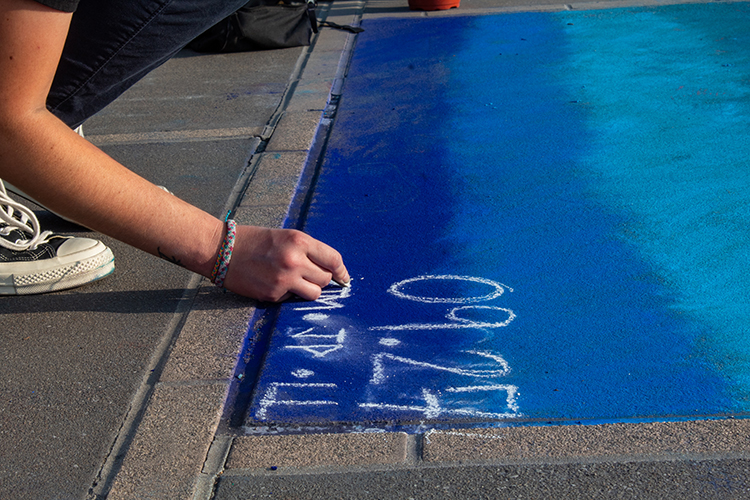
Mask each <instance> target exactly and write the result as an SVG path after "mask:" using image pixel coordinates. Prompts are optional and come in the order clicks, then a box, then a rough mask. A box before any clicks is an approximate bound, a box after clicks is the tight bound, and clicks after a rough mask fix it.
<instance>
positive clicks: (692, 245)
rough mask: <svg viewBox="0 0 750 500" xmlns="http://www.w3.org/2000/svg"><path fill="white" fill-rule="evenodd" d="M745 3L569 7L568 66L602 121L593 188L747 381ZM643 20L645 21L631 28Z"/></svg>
mask: <svg viewBox="0 0 750 500" xmlns="http://www.w3.org/2000/svg"><path fill="white" fill-rule="evenodd" d="M749 14H750V9H749V8H748V5H747V4H746V3H740V4H730V5H723V6H721V5H715V4H708V5H702V6H673V7H668V8H661V9H642V10H632V11H611V12H602V13H598V14H583V15H578V16H561V19H562V20H568V21H570V22H572V23H573V24H572V25H571V26H568V25H566V27H565V32H566V36H567V37H568V39H569V40H570V43H571V44H573V45H574V46H577V47H587V49H588V50H586V51H583V50H579V51H577V54H576V57H575V58H573V59H571V61H570V71H566V78H567V79H568V82H571V83H572V82H574V81H575V82H578V83H580V85H579V86H578V87H577V89H576V90H577V92H575V99H578V100H579V101H580V102H581V103H582V105H583V106H584V109H585V117H586V121H587V123H589V124H590V125H589V127H590V128H592V129H594V130H595V132H596V133H595V135H594V136H593V137H592V141H591V144H590V146H589V151H588V152H587V154H586V155H585V156H584V158H582V162H581V166H582V168H583V169H584V172H586V175H587V176H590V178H591V179H592V180H591V181H590V182H589V183H588V189H589V193H590V194H591V196H592V197H593V198H595V199H596V200H598V201H600V202H601V203H602V204H604V205H605V206H607V207H608V208H609V209H611V210H613V211H617V212H619V213H621V214H623V215H624V216H625V217H626V221H625V223H624V224H623V227H622V228H621V230H620V231H619V232H618V234H617V236H618V237H619V238H620V239H621V240H622V241H624V242H626V243H627V244H629V245H631V246H632V247H633V248H635V249H636V251H637V254H638V256H639V257H640V258H642V259H643V260H644V261H645V262H647V263H648V264H649V265H650V266H652V267H653V269H654V272H655V273H656V274H657V275H658V276H659V278H660V279H661V280H662V281H663V282H664V283H666V284H668V285H669V287H670V289H671V290H673V291H674V303H673V304H672V305H671V306H670V307H671V309H672V310H673V311H674V312H675V313H676V314H679V315H681V316H684V317H686V318H690V320H691V321H694V322H696V323H698V324H700V325H702V329H703V331H704V334H703V337H702V338H701V343H702V345H701V346H700V347H699V350H698V352H697V354H699V355H700V356H701V357H704V359H706V360H707V361H708V362H710V363H711V364H713V365H714V366H715V367H716V368H717V369H718V370H719V371H720V372H721V373H722V374H723V375H724V376H725V377H726V379H727V382H728V384H729V385H730V386H731V388H732V395H733V399H734V401H735V404H736V405H737V407H738V408H739V409H741V410H743V411H747V410H748V394H750V378H748V377H749V376H750V370H749V369H748V368H750V327H748V318H749V317H750V273H748V264H747V262H748V255H749V253H748V252H749V250H750V232H748V229H747V223H748V221H749V220H750V199H749V198H748V196H747V186H748V185H750V160H748V159H749V158H750V136H749V135H748V125H750V52H748V50H747V48H748V47H750V29H749V28H750V21H749V20H750V16H749ZM634 26H636V27H637V29H630V30H629V29H628V27H631V28H632V27H634Z"/></svg>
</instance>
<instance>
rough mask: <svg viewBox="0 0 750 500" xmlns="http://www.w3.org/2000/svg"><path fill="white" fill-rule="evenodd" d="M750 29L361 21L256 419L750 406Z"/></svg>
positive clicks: (630, 12) (590, 16) (487, 416)
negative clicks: (325, 249)
mask: <svg viewBox="0 0 750 500" xmlns="http://www.w3.org/2000/svg"><path fill="white" fill-rule="evenodd" d="M747 14H748V4H745V3H736V4H706V5H684V6H668V7H659V8H648V9H646V8H639V9H618V10H604V11H589V12H562V13H525V14H506V15H495V16H481V17H470V16H463V17H444V18H427V19H410V20H392V19H391V20H378V21H372V22H367V23H366V24H365V25H364V27H365V29H366V31H365V32H364V33H363V34H361V35H359V38H358V42H357V46H356V49H355V53H354V58H353V61H352V65H351V69H350V72H349V76H348V78H347V82H346V86H345V88H344V93H343V98H342V100H341V103H340V107H339V112H338V116H337V118H336V122H335V126H334V128H333V131H332V134H331V138H330V141H329V144H328V149H327V152H326V156H325V160H324V163H323V166H322V168H321V172H320V178H319V180H318V183H317V185H316V187H315V193H314V197H313V201H312V204H311V206H310V208H309V211H308V213H307V214H306V225H305V230H306V231H308V232H309V233H311V234H312V235H314V236H316V237H318V238H320V239H322V240H324V241H327V242H329V243H331V244H332V245H333V246H335V247H336V248H337V249H338V250H339V251H341V253H342V254H343V255H344V257H345V260H346V262H347V265H348V267H349V269H350V272H351V273H352V275H353V277H354V286H353V287H352V289H351V290H349V291H346V292H343V291H340V290H337V289H335V288H332V289H330V290H327V291H326V295H325V298H324V300H323V301H319V302H318V303H313V304H306V303H289V304H286V305H284V306H283V307H282V308H281V311H280V316H279V319H278V322H277V324H276V327H275V330H274V333H273V336H272V338H271V343H270V347H269V350H268V353H267V355H266V358H265V364H264V366H263V369H262V370H261V373H260V376H259V378H258V380H257V383H256V386H255V392H254V395H253V398H252V401H251V405H250V409H249V413H248V419H247V423H248V425H266V424H274V425H293V424H299V423H304V424H321V425H331V424H335V423H345V424H354V425H380V426H383V425H406V424H410V423H412V424H413V423H420V422H428V423H448V424H450V423H456V422H462V421H470V422H474V423H476V422H494V423H512V422H524V421H528V420H531V421H535V422H545V421H620V420H628V419H669V418H683V417H688V418H689V417H707V416H712V415H737V414H742V413H743V412H746V411H747V410H748V407H747V405H748V394H750V391H749V389H750V386H749V385H748V384H750V380H748V369H749V368H750V364H749V363H748V361H749V359H748V357H749V356H750V352H748V351H749V350H750V338H748V328H747V326H746V324H747V323H748V321H747V320H748V319H749V318H750V309H749V308H748V300H747V299H748V292H747V291H748V289H749V288H748V283H747V281H748V278H747V276H748V273H747V272H746V271H745V267H746V256H747V255H748V254H749V253H750V252H749V251H750V246H749V245H748V243H749V242H748V236H747V235H748V232H747V229H746V228H745V225H746V224H745V223H746V221H747V220H748V201H747V196H746V193H745V192H744V190H743V189H742V187H743V186H746V185H748V180H750V179H748V175H750V173H749V171H748V160H747V158H748V157H749V156H748V153H749V152H750V151H748V147H750V140H749V139H748V137H747V128H748V127H747V125H748V112H749V111H750V100H749V99H748V90H750V56H749V55H748V54H747V51H746V50H743V48H744V47H748V46H750V43H749V42H750V39H748V38H749V35H748V34H750V21H749V19H750V18H749V17H748V15H747ZM446 276H450V277H446ZM399 283H400V284H399ZM394 284H397V285H396V286H395V288H394ZM389 288H390V291H389ZM419 298H422V300H417V299H419Z"/></svg>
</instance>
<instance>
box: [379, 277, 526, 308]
mask: <svg viewBox="0 0 750 500" xmlns="http://www.w3.org/2000/svg"><path fill="white" fill-rule="evenodd" d="M436 280H437V281H446V280H450V281H467V282H470V283H480V284H484V285H488V286H489V287H490V288H492V291H491V292H490V293H488V294H486V295H480V296H479V297H449V298H447V297H423V296H418V295H410V294H408V293H405V292H403V291H402V289H403V288H404V287H405V286H406V285H410V284H412V283H417V282H420V281H436ZM505 288H507V289H508V290H510V291H511V292H512V291H513V289H512V288H510V287H508V286H505V285H503V284H502V283H497V282H495V281H492V280H488V279H484V278H475V277H473V276H455V275H452V274H445V275H438V276H429V275H428V276H417V277H416V278H409V279H407V280H403V281H399V282H398V283H394V284H393V285H391V287H390V288H389V289H388V292H389V293H391V294H393V295H395V296H396V297H398V298H399V299H406V300H414V301H416V302H426V303H429V304H465V303H471V302H486V301H489V300H492V299H495V298H497V297H499V296H501V295H502V294H503V292H504V289H505Z"/></svg>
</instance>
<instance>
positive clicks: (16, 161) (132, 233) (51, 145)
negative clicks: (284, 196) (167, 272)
mask: <svg viewBox="0 0 750 500" xmlns="http://www.w3.org/2000/svg"><path fill="white" fill-rule="evenodd" d="M0 178H3V179H6V180H7V181H8V182H10V183H11V184H13V185H16V186H17V187H19V188H20V189H22V190H23V191H24V192H26V193H28V194H29V195H31V196H33V197H34V198H36V199H37V200H39V201H40V202H41V203H43V204H44V205H45V206H47V207H49V208H50V209H52V210H54V211H55V212H57V213H60V214H61V215H64V216H66V217H69V218H71V219H73V220H76V221H78V222H79V223H81V224H83V225H85V226H86V227H89V228H91V229H94V230H97V231H100V232H102V233H104V234H107V235H109V236H112V237H113V238H116V239H118V240H120V241H123V242H125V243H128V244H130V245H132V246H134V247H137V248H139V249H141V250H144V251H146V252H148V253H151V254H154V255H160V256H162V257H164V258H167V259H168V260H172V261H173V262H176V263H179V264H180V265H182V266H184V267H186V268H188V269H190V270H192V271H195V272H197V273H200V274H202V275H204V276H208V275H210V273H211V270H212V268H213V264H214V261H215V259H216V254H217V253H218V249H219V246H220V244H221V241H222V238H223V223H222V222H221V221H219V220H218V219H216V218H215V217H213V216H211V215H209V214H207V213H205V212H203V211H202V210H200V209H198V208H196V207H193V206H191V205H189V204H187V203H185V202H183V201H182V200H180V199H179V198H177V197H175V196H173V195H171V194H169V193H167V192H165V191H164V190H162V189H159V188H158V187H156V186H154V185H153V184H151V183H149V182H148V181H146V180H145V179H143V178H142V177H140V176H138V175H136V174H134V173H133V172H131V171H130V170H128V169H126V168H125V167H123V166H122V165H120V164H119V163H117V162H116V161H114V160H113V159H112V158H110V157H109V156H107V155H106V154H105V153H104V152H102V151H101V150H99V149H98V148H96V147H95V146H93V145H92V144H90V143H89V142H88V141H86V140H85V139H83V138H81V137H80V136H78V135H77V134H76V133H75V132H73V131H72V130H70V129H69V128H68V127H67V126H65V124H63V123H62V122H60V121H59V120H58V119H57V118H55V117H54V116H53V115H51V114H50V113H49V112H47V111H46V110H42V111H38V112H35V113H29V114H27V115H25V116H20V117H19V116H15V117H13V118H12V120H11V119H8V118H7V117H6V119H5V120H3V121H2V124H0Z"/></svg>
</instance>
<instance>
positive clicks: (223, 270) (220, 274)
mask: <svg viewBox="0 0 750 500" xmlns="http://www.w3.org/2000/svg"><path fill="white" fill-rule="evenodd" d="M235 236H237V223H236V222H234V221H233V220H232V219H227V234H226V236H225V237H224V242H223V243H222V244H221V249H220V250H219V256H218V257H217V258H216V264H215V265H214V270H213V272H212V273H211V281H213V282H214V284H215V285H216V286H218V287H219V288H223V287H224V278H226V277H227V268H228V267H229V261H230V260H231V259H232V250H234V238H235Z"/></svg>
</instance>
